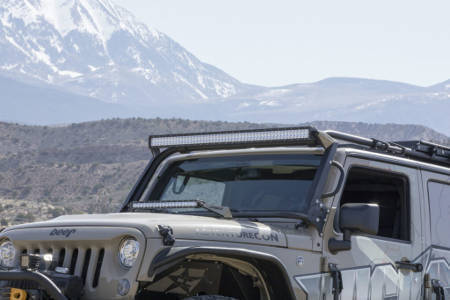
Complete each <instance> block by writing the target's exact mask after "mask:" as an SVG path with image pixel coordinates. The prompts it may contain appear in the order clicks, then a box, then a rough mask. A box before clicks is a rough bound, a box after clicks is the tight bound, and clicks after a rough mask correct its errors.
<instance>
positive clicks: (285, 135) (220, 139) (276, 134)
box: [150, 127, 311, 147]
mask: <svg viewBox="0 0 450 300" xmlns="http://www.w3.org/2000/svg"><path fill="white" fill-rule="evenodd" d="M310 138H311V134H310V129H309V128H304V127H303V128H282V129H271V130H252V131H236V132H223V133H220V132H217V133H207V134H182V135H166V136H153V137H150V147H170V146H192V145H206V144H247V143H249V144H251V143H258V142H271V141H273V142H280V141H293V140H307V139H310Z"/></svg>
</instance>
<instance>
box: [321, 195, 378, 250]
mask: <svg viewBox="0 0 450 300" xmlns="http://www.w3.org/2000/svg"><path fill="white" fill-rule="evenodd" d="M379 220H380V207H379V206H378V204H369V203H347V204H344V205H342V207H341V210H340V215H339V225H340V228H341V229H342V231H343V232H344V239H343V240H342V241H340V240H336V239H335V238H331V239H329V240H328V248H329V249H330V251H331V252H332V253H336V252H339V251H344V250H350V249H351V248H352V245H351V240H350V236H351V233H352V232H363V233H368V234H377V233H378V225H379Z"/></svg>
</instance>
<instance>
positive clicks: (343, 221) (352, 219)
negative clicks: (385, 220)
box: [339, 203, 380, 234]
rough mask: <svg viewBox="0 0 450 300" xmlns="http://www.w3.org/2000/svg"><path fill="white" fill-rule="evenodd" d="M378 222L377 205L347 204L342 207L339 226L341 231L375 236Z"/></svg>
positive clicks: (378, 209) (378, 210) (378, 211)
mask: <svg viewBox="0 0 450 300" xmlns="http://www.w3.org/2000/svg"><path fill="white" fill-rule="evenodd" d="M379 220H380V207H379V206H378V204H368V203H347V204H344V205H342V207H341V212H340V215H339V224H340V227H341V229H342V230H343V231H345V230H350V231H359V232H364V233H368V234H377V233H378V225H379Z"/></svg>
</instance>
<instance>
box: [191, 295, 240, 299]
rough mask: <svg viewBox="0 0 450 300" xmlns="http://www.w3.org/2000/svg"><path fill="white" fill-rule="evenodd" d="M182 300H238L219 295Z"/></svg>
mask: <svg viewBox="0 0 450 300" xmlns="http://www.w3.org/2000/svg"><path fill="white" fill-rule="evenodd" d="M183 300H238V299H236V298H232V297H225V296H220V295H204V296H193V297H189V298H184V299H183Z"/></svg>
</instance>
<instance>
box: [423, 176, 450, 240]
mask: <svg viewBox="0 0 450 300" xmlns="http://www.w3.org/2000/svg"><path fill="white" fill-rule="evenodd" d="M428 198H429V201H430V214H431V242H432V243H433V245H438V246H443V247H450V235H449V233H448V231H449V228H450V185H448V184H444V183H439V182H435V181H429V182H428Z"/></svg>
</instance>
